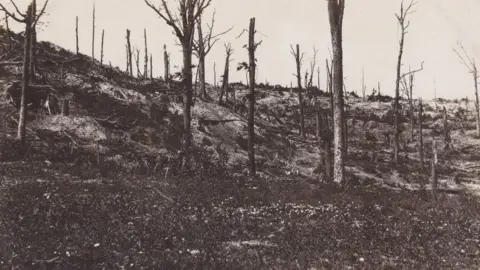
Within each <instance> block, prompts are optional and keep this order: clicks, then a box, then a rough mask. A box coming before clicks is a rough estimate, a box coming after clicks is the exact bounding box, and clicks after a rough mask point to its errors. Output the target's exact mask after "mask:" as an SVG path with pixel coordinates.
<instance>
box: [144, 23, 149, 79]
mask: <svg viewBox="0 0 480 270" xmlns="http://www.w3.org/2000/svg"><path fill="white" fill-rule="evenodd" d="M143 36H144V38H145V60H144V62H145V65H144V68H143V77H144V79H145V80H146V79H148V45H147V29H146V28H143Z"/></svg>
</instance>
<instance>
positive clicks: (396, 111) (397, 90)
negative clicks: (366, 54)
mask: <svg viewBox="0 0 480 270" xmlns="http://www.w3.org/2000/svg"><path fill="white" fill-rule="evenodd" d="M404 40H405V32H404V31H402V34H401V37H400V49H399V52H398V59H397V79H396V80H395V105H394V108H393V111H394V120H393V125H394V128H395V138H394V160H395V164H398V162H399V154H400V144H399V140H400V123H399V118H400V112H399V110H400V106H399V105H400V102H399V101H400V69H401V66H402V55H403V43H404ZM379 93H380V89H379Z"/></svg>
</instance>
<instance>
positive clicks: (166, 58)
mask: <svg viewBox="0 0 480 270" xmlns="http://www.w3.org/2000/svg"><path fill="white" fill-rule="evenodd" d="M163 64H164V74H163V80H164V81H165V82H166V83H169V82H170V57H169V56H168V52H167V45H165V44H163Z"/></svg>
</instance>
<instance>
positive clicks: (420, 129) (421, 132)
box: [418, 99, 425, 172]
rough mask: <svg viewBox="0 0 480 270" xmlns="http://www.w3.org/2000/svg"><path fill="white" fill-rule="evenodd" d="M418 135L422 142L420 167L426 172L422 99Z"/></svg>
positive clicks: (420, 101)
mask: <svg viewBox="0 0 480 270" xmlns="http://www.w3.org/2000/svg"><path fill="white" fill-rule="evenodd" d="M418 107H419V108H418V135H419V141H420V147H419V151H420V167H421V168H422V172H425V162H424V158H423V155H424V154H423V153H424V152H423V103H422V99H420V100H419V105H418Z"/></svg>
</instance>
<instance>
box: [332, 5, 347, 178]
mask: <svg viewBox="0 0 480 270" xmlns="http://www.w3.org/2000/svg"><path fill="white" fill-rule="evenodd" d="M344 10H345V0H328V17H329V22H330V34H331V37H332V51H333V52H332V53H333V59H332V60H333V61H332V69H333V97H334V107H333V149H334V150H333V155H334V162H333V178H334V182H335V183H337V184H343V183H345V143H346V142H345V141H344V139H345V136H344V124H343V123H344V100H343V48H342V26H343V13H344Z"/></svg>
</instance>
